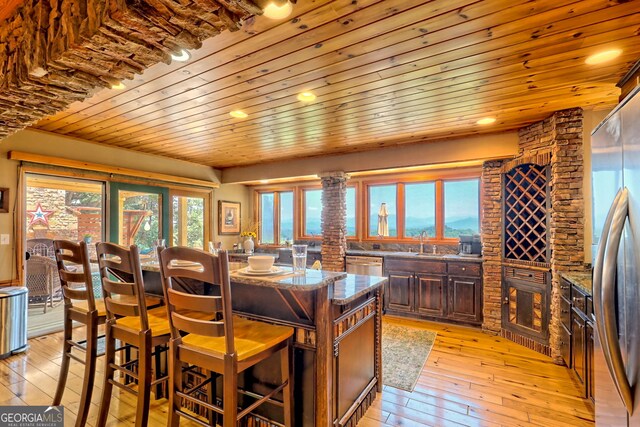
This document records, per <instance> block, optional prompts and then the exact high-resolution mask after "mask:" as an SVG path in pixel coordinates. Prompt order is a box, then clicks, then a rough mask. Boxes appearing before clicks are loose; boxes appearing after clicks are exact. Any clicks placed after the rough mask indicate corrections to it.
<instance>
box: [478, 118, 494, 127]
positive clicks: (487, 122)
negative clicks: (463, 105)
mask: <svg viewBox="0 0 640 427" xmlns="http://www.w3.org/2000/svg"><path fill="white" fill-rule="evenodd" d="M495 121H496V118H495V117H485V118H483V119H480V120H478V121H477V122H476V123H477V124H479V125H490V124H491V123H495Z"/></svg>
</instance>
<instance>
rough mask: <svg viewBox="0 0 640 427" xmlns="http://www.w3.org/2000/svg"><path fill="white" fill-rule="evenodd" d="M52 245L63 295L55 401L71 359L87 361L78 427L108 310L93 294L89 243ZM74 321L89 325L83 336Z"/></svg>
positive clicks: (88, 398) (86, 406) (86, 404)
mask: <svg viewBox="0 0 640 427" xmlns="http://www.w3.org/2000/svg"><path fill="white" fill-rule="evenodd" d="M53 246H54V252H55V258H56V263H57V267H58V274H59V276H60V284H61V286H62V296H63V298H64V343H63V351H62V363H61V365H60V377H59V378H58V387H57V388H56V394H55V396H54V398H53V405H54V406H58V405H60V402H61V401H62V395H63V394H64V389H65V386H66V383H67V374H68V373H69V363H70V361H71V359H74V360H76V361H78V362H81V363H84V365H85V368H84V378H83V382H82V391H81V392H80V406H79V407H78V416H77V418H76V424H75V425H76V427H81V426H84V425H85V424H86V422H87V416H88V414H89V407H90V405H91V394H92V393H93V383H94V379H95V372H96V361H97V358H98V325H100V324H103V323H104V322H105V319H106V311H105V308H104V303H102V301H96V299H95V297H94V295H93V286H92V282H91V266H90V264H89V253H88V251H87V244H86V243H85V242H83V241H81V242H79V243H74V242H70V241H67V240H55V241H54V242H53ZM74 321H75V322H78V323H80V324H82V325H84V326H86V336H85V339H84V340H74V339H73V322H74ZM73 349H75V350H77V351H80V352H81V353H84V355H85V356H84V359H81V358H80V357H78V356H76V354H74V353H72V350H73Z"/></svg>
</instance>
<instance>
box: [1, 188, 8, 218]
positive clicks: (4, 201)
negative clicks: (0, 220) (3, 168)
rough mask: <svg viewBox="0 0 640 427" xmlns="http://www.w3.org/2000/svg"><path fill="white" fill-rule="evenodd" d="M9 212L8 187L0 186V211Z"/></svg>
mask: <svg viewBox="0 0 640 427" xmlns="http://www.w3.org/2000/svg"><path fill="white" fill-rule="evenodd" d="M7 212H9V189H8V188H0V213H7Z"/></svg>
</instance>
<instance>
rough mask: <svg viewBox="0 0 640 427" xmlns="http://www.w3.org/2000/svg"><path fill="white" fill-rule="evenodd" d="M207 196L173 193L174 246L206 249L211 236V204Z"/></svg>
mask: <svg viewBox="0 0 640 427" xmlns="http://www.w3.org/2000/svg"><path fill="white" fill-rule="evenodd" d="M209 200H210V197H209V196H208V193H207V194H202V193H197V192H191V191H178V190H172V191H171V236H172V239H171V242H167V243H169V244H171V245H173V246H188V247H190V248H198V249H205V248H206V244H207V242H208V241H209V236H210V232H209V230H210V221H211V220H210V218H211V217H210V215H211V204H210V201H209Z"/></svg>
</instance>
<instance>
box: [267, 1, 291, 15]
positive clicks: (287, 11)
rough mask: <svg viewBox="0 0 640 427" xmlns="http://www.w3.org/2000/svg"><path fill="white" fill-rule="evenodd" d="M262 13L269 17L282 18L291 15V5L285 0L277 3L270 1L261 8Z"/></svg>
mask: <svg viewBox="0 0 640 427" xmlns="http://www.w3.org/2000/svg"><path fill="white" fill-rule="evenodd" d="M262 11H263V15H264V16H266V17H267V18H269V19H284V18H286V17H287V16H289V15H291V12H292V11H293V5H292V4H291V3H290V2H289V0H287V1H286V2H285V3H283V4H281V5H278V3H276V2H275V1H272V2H270V3H269V4H268V5H267V6H266V7H265V8H264V9H263V10H262Z"/></svg>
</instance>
